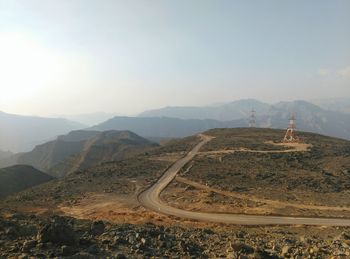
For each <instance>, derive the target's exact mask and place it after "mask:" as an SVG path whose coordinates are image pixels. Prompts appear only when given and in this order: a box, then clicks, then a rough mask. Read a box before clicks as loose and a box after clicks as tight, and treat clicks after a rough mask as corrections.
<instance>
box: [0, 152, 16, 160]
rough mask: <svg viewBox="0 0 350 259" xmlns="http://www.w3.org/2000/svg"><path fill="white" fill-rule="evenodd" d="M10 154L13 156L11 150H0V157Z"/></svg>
mask: <svg viewBox="0 0 350 259" xmlns="http://www.w3.org/2000/svg"><path fill="white" fill-rule="evenodd" d="M11 156H13V153H12V152H10V151H2V150H0V159H4V158H9V157H11Z"/></svg>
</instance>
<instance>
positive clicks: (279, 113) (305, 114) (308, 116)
mask: <svg viewBox="0 0 350 259" xmlns="http://www.w3.org/2000/svg"><path fill="white" fill-rule="evenodd" d="M346 103H347V102H346V101H344V102H343V106H341V107H346V106H345V104H346ZM252 108H254V109H255V110H256V117H257V119H256V120H257V126H258V127H267V128H282V129H283V128H286V127H287V125H288V119H289V117H290V114H291V113H296V116H297V127H298V129H299V130H302V131H310V132H315V133H320V134H324V135H329V136H333V137H339V138H345V139H350V114H346V113H344V112H338V111H334V110H336V109H335V108H334V110H327V109H323V108H321V107H319V106H317V105H315V104H312V103H310V102H306V101H293V102H280V103H277V104H274V105H269V104H265V103H262V102H259V101H256V100H253V99H248V100H241V101H236V102H232V103H228V104H220V105H217V106H206V107H168V108H164V109H159V110H154V111H148V112H145V113H142V114H141V116H144V115H146V114H148V115H154V116H156V117H158V116H174V117H176V116H177V118H178V119H179V118H185V117H191V118H195V119H201V118H205V119H209V118H216V119H217V120H221V119H222V118H228V117H230V115H231V118H236V119H234V120H233V121H214V120H211V123H210V124H206V123H204V122H203V121H202V122H199V121H198V120H194V119H192V120H191V122H193V121H196V125H197V127H193V123H191V122H189V121H176V120H175V119H173V122H174V123H175V124H176V126H173V127H171V128H172V129H173V132H172V135H177V134H176V133H180V132H181V134H179V135H181V136H185V135H184V134H183V133H184V132H183V131H184V129H185V128H186V127H188V125H189V124H191V126H192V129H193V131H192V132H193V133H194V132H196V130H198V129H200V128H201V127H198V125H201V124H203V123H204V124H206V126H208V127H216V128H222V127H231V125H238V127H246V126H248V120H249V116H250V110H251V109H252ZM219 111H220V112H219ZM224 114H225V116H224ZM141 118H143V117H140V120H139V123H141V122H142V120H141ZM237 118H238V119H237ZM154 119H155V118H154ZM134 120H135V119H134ZM168 120H170V118H168ZM148 121H151V119H150V118H148ZM107 124H108V123H107ZM115 125H116V126H117V127H121V126H133V125H129V124H124V122H123V121H120V119H119V120H116V121H115ZM164 125H166V123H164ZM164 125H163V126H162V125H158V126H159V127H157V129H156V130H155V131H154V132H157V131H161V130H162V129H164V128H165V127H166V126H164ZM178 128H179V129H178ZM203 128H204V127H203ZM136 132H137V130H136ZM138 133H139V134H141V135H143V136H147V135H145V134H150V133H148V132H146V133H145V132H141V131H139V132H138Z"/></svg>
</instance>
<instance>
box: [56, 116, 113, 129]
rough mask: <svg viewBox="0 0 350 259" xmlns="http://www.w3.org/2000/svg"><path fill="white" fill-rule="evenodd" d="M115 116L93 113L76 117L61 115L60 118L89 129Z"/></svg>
mask: <svg viewBox="0 0 350 259" xmlns="http://www.w3.org/2000/svg"><path fill="white" fill-rule="evenodd" d="M114 116H117V114H116V113H106V112H95V113H86V114H77V115H62V116H60V117H62V118H67V119H69V120H72V121H76V122H79V123H82V124H84V125H87V126H89V127H91V126H94V125H96V124H99V123H101V122H104V121H106V120H108V119H110V118H113V117H114Z"/></svg>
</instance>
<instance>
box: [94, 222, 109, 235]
mask: <svg viewBox="0 0 350 259" xmlns="http://www.w3.org/2000/svg"><path fill="white" fill-rule="evenodd" d="M105 227H106V226H105V224H104V223H103V221H94V222H93V223H92V224H91V228H90V232H91V234H92V235H94V236H99V235H101V234H102V233H103V232H104V231H105Z"/></svg>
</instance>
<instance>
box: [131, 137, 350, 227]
mask: <svg viewBox="0 0 350 259" xmlns="http://www.w3.org/2000/svg"><path fill="white" fill-rule="evenodd" d="M200 136H201V139H202V141H201V142H200V143H198V144H197V145H196V146H195V147H194V148H193V149H192V150H191V151H190V152H189V153H188V154H187V156H185V157H183V158H181V159H179V160H178V161H177V162H175V163H174V164H173V165H172V166H171V167H170V168H168V170H167V171H166V172H165V173H164V174H163V175H162V176H161V177H160V178H159V180H158V181H157V182H156V183H155V184H154V185H152V186H151V187H150V188H149V189H147V190H145V191H144V192H142V193H141V194H140V195H139V197H138V198H139V202H140V203H141V204H142V205H143V206H144V207H145V208H148V209H150V210H152V211H156V212H159V213H161V214H166V215H172V216H176V217H180V218H186V219H192V220H199V221H207V222H218V223H226V224H239V225H318V226H350V219H342V218H317V217H314V218H311V217H310V218H306V217H281V216H261V215H259V216H257V215H246V214H225V213H207V212H193V211H187V210H182V209H178V208H174V207H171V206H169V205H168V204H166V203H165V202H164V201H162V200H161V199H160V194H161V192H162V191H163V190H164V189H165V188H166V187H167V186H168V185H169V184H170V183H171V182H172V181H173V179H174V178H175V177H176V175H177V173H178V172H179V171H180V170H181V169H182V168H183V167H184V166H185V165H186V164H187V163H188V162H190V161H191V160H192V159H193V158H194V156H196V155H197V153H198V151H199V150H200V149H201V147H202V146H203V145H205V144H206V143H207V142H209V141H210V140H211V139H212V137H210V136H206V135H200Z"/></svg>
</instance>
